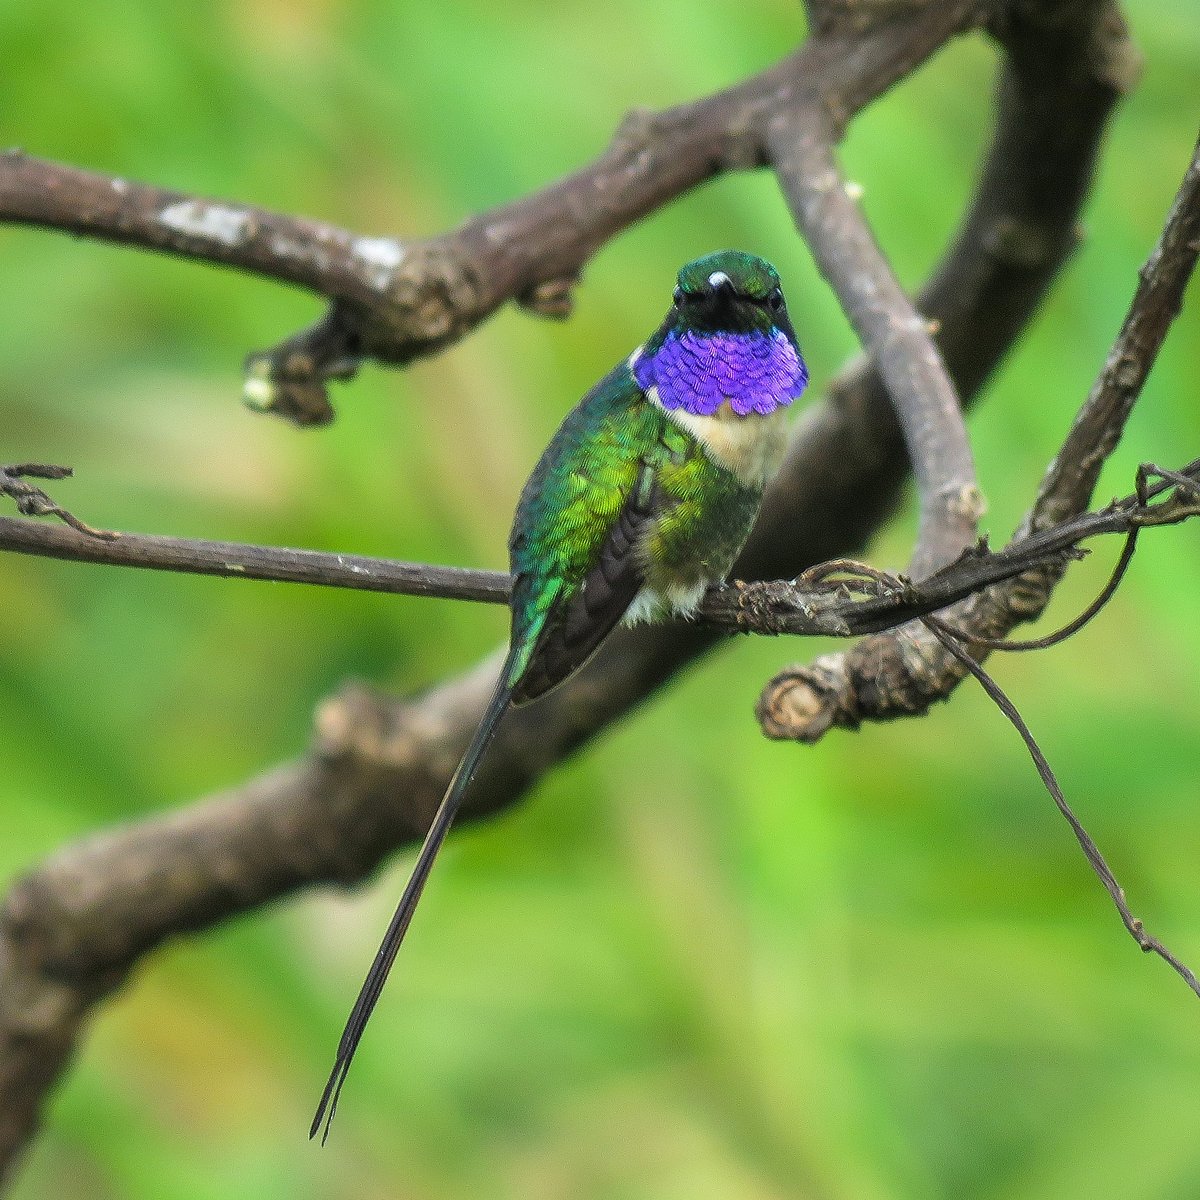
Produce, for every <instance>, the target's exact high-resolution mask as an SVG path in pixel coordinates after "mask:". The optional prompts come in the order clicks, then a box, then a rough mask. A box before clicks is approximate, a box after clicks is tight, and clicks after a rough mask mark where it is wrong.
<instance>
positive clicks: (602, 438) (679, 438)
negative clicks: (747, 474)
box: [509, 363, 761, 699]
mask: <svg viewBox="0 0 1200 1200" xmlns="http://www.w3.org/2000/svg"><path fill="white" fill-rule="evenodd" d="M639 492H642V493H646V494H644V495H640V496H639ZM651 492H652V493H653V495H651V494H649V493H651ZM760 498H761V491H760V490H759V489H757V488H751V487H746V486H744V485H743V484H742V483H740V482H739V481H738V479H737V478H736V476H735V475H734V474H733V473H732V472H731V471H728V470H726V469H725V468H723V467H721V466H718V465H717V464H715V463H714V462H713V461H712V460H711V459H710V458H709V457H708V455H707V454H706V453H705V452H704V451H703V450H702V449H701V447H700V445H699V444H698V443H697V441H696V440H695V439H694V438H693V437H691V436H690V435H689V434H688V433H686V432H684V430H682V429H681V428H680V427H679V426H678V425H677V424H676V423H675V422H674V421H672V420H671V419H670V417H668V416H667V414H666V413H664V412H663V411H662V409H661V408H659V407H658V406H657V405H655V404H653V403H652V402H651V401H650V400H648V399H647V398H646V396H645V394H644V393H643V391H642V389H641V388H640V387H639V386H638V384H637V381H636V380H635V379H634V377H633V374H632V372H631V371H630V369H629V366H628V364H626V363H622V364H621V365H620V366H619V367H617V368H616V369H615V370H613V371H612V372H610V373H609V375H607V376H606V377H605V378H604V379H603V380H601V381H600V383H599V384H597V385H596V387H595V388H593V389H592V391H591V392H589V393H588V394H587V396H585V397H584V398H583V400H582V401H580V403H579V404H578V405H577V406H576V408H575V409H574V410H573V411H572V412H571V413H570V414H569V415H568V416H567V418H566V420H565V421H564V422H563V424H562V426H561V427H560V428H559V430H558V432H557V433H556V434H555V436H554V438H553V440H552V441H551V442H550V445H549V446H548V447H547V448H546V450H545V452H544V453H543V455H542V457H541V459H540V460H539V462H538V464H537V466H536V467H535V468H534V471H533V474H532V475H531V476H530V478H529V482H528V483H527V484H526V486H525V490H524V492H523V493H522V495H521V499H520V502H519V504H518V506H517V512H516V517H515V520H514V524H513V533H512V538H511V540H510V549H511V563H512V572H513V575H514V577H515V584H514V590H513V599H512V614H513V625H512V647H513V656H512V660H511V667H510V672H509V678H510V682H512V683H513V684H514V685H519V684H520V682H521V681H522V679H523V678H524V677H525V676H526V674H527V672H528V671H529V668H530V664H531V661H532V660H533V659H534V657H535V656H536V653H537V650H538V646H539V639H542V638H543V637H545V636H548V631H549V630H550V629H551V628H552V627H553V626H554V624H555V621H556V620H559V619H560V617H561V614H562V613H563V612H564V611H565V610H566V609H567V608H568V607H569V606H570V604H571V602H572V601H573V600H574V599H576V598H577V596H578V593H579V592H580V589H581V587H582V585H583V583H584V581H585V580H587V579H588V577H589V573H593V572H596V570H597V567H598V564H600V563H601V560H602V558H603V557H604V556H605V555H606V554H607V553H609V552H610V551H611V539H612V537H613V530H614V527H617V526H618V525H619V521H620V518H621V516H622V513H623V512H627V511H628V510H629V508H630V507H636V506H637V505H638V504H644V505H645V506H647V508H648V509H652V510H653V514H652V516H651V517H649V518H648V519H646V520H645V521H644V522H643V523H642V524H641V525H640V526H639V531H640V532H639V537H638V549H637V559H638V561H637V570H638V576H639V580H640V582H641V584H642V585H644V586H645V587H648V588H651V589H653V590H654V591H655V592H657V593H658V594H660V595H662V596H666V595H667V594H668V593H670V592H671V591H672V590H674V589H688V588H690V587H694V586H695V585H696V584H698V583H707V582H711V581H714V580H719V579H721V578H723V577H724V576H725V574H726V573H727V572H728V570H729V568H730V566H731V565H732V563H733V560H734V558H735V557H736V555H737V552H738V551H739V550H740V549H741V546H742V543H743V542H744V541H745V539H746V536H747V534H748V533H749V531H750V526H751V524H752V523H753V520H754V517H755V514H756V513H757V511H758V504H759V500H760ZM605 562H606V563H607V559H605ZM614 570H615V568H614ZM596 582H599V583H600V584H601V585H603V582H604V580H603V579H600V578H599V577H596V581H593V580H589V586H592V587H593V588H594V589H595V588H596ZM618 616H619V614H618ZM556 682H558V679H557V678H550V679H548V680H547V681H546V683H545V686H543V685H542V682H541V681H539V682H537V683H534V684H530V685H529V687H528V688H527V689H526V691H525V694H523V695H522V694H521V693H522V689H521V688H520V687H519V686H518V687H517V689H516V690H517V693H518V698H520V699H529V698H531V697H532V696H533V695H537V694H539V693H540V691H543V690H546V687H548V686H553V684H554V683H556Z"/></svg>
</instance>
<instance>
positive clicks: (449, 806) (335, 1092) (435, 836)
mask: <svg viewBox="0 0 1200 1200" xmlns="http://www.w3.org/2000/svg"><path fill="white" fill-rule="evenodd" d="M510 663H511V659H510V660H509V661H508V662H505V664H504V669H503V670H502V672H501V674H500V682H499V683H498V684H497V685H496V690H495V692H494V693H493V694H492V698H491V701H490V702H489V703H488V706H487V710H486V711H485V712H484V714H483V719H482V720H481V721H480V722H479V726H478V728H477V729H476V730H475V736H474V737H472V738H471V744H470V745H469V746H468V747H467V751H466V753H465V754H464V755H463V756H462V761H461V762H460V763H459V764H458V768H457V769H456V770H455V772H454V775H453V777H452V778H451V780H450V784H449V786H448V787H447V788H446V794H445V796H443V797H442V802H441V804H440V805H439V806H438V810H437V812H436V813H435V814H434V817H433V824H431V825H430V826H429V832H428V833H427V834H426V835H425V841H424V842H423V843H422V844H421V852H420V854H418V855H417V864H416V866H415V867H413V873H412V875H411V876H409V880H408V883H407V885H406V886H405V888H404V895H402V896H401V897H400V903H399V905H398V906H397V907H396V913H395V915H394V916H393V917H392V922H391V924H390V925H389V926H388V928H387V933H385V934H384V935H383V942H382V944H381V945H380V947H379V952H378V953H377V954H376V955H375V961H374V962H373V963H372V964H371V969H370V970H369V971H368V972H367V978H366V980H365V981H364V983H363V985H362V991H361V992H359V993H358V999H357V1000H356V1001H355V1002H354V1008H353V1009H351V1011H350V1017H349V1019H348V1020H347V1021H346V1028H345V1029H344V1030H343V1031H342V1040H341V1041H340V1042H339V1043H338V1050H337V1059H336V1060H335V1061H334V1064H333V1070H332V1071H331V1072H330V1075H329V1081H328V1082H327V1083H326V1084H325V1090H324V1091H323V1092H322V1093H321V1102H320V1103H319V1104H318V1105H317V1113H316V1116H314V1117H313V1123H312V1128H311V1129H310V1130H309V1131H308V1136H309V1137H310V1138H312V1137H316V1136H317V1131H318V1130H321V1127H322V1125H324V1129H323V1130H322V1132H321V1144H322V1145H324V1144H325V1139H326V1138H327V1137H328V1136H329V1126H330V1125H331V1124H332V1123H333V1116H334V1113H336V1112H337V1104H338V1096H339V1095H340V1094H341V1091H342V1084H344V1083H345V1082H346V1074H347V1072H348V1071H349V1070H350V1063H351V1062H352V1061H353V1059H354V1052H355V1050H357V1049H358V1043H359V1041H360V1040H361V1038H362V1035H363V1030H364V1029H366V1027H367V1022H368V1021H369V1020H370V1019H371V1013H372V1012H373V1011H374V1008H375V1002H376V1001H377V1000H378V999H379V994H380V992H382V991H383V985H384V981H385V980H386V979H387V977H388V972H389V971H390V970H391V969H392V963H394V962H395V961H396V952H397V951H398V950H399V949H400V943H401V942H402V941H404V935H405V933H407V932H408V926H409V922H410V921H412V915H413V913H414V911H415V910H416V907H417V902H418V901H419V900H420V899H421V892H422V891H424V889H425V882H426V880H427V879H428V878H429V871H430V868H431V867H432V866H433V860H434V859H435V858H436V857H437V852H438V850H440V849H441V846H442V842H443V841H445V838H446V834H447V832H448V831H449V829H450V825H451V823H452V822H453V821H454V814H455V813H456V812H457V811H458V804H459V801H460V800H461V799H462V794H463V792H464V791H466V788H467V784H468V783H470V782H471V777H472V775H474V774H475V768H476V767H478V766H479V760H480V759H481V758H482V757H483V752H484V751H485V750H486V749H487V747H488V743H489V742H490V741H491V740H492V738H493V736H494V735H495V733H496V729H497V727H498V726H499V724H500V718H501V717H502V716H504V713H505V711H506V710H507V709H508V703H509V700H510V699H511V697H512V687H511V685H510V684H509V681H508V677H509V667H510Z"/></svg>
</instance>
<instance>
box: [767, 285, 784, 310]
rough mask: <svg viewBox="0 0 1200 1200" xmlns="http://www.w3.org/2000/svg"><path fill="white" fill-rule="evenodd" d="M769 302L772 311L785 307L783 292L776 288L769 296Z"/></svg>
mask: <svg viewBox="0 0 1200 1200" xmlns="http://www.w3.org/2000/svg"><path fill="white" fill-rule="evenodd" d="M767 303H768V304H769V305H770V306H771V311H772V312H778V311H779V310H780V309H781V308H782V307H783V293H782V292H781V291H780V290H779V289H778V288H776V289H775V290H774V291H773V292H772V293H771V294H770V295H769V296H768V297H767Z"/></svg>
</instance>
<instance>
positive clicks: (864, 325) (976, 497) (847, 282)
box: [767, 105, 984, 576]
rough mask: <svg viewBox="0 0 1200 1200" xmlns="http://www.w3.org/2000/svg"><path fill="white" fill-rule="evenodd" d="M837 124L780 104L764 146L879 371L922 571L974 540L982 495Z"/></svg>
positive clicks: (941, 378)
mask: <svg viewBox="0 0 1200 1200" xmlns="http://www.w3.org/2000/svg"><path fill="white" fill-rule="evenodd" d="M834 141H835V130H834V129H833V128H832V122H831V121H830V119H829V117H828V115H827V113H826V111H825V110H823V109H819V108H816V107H813V106H803V105H794V106H791V107H787V108H783V109H781V110H780V111H779V112H778V113H777V114H776V115H775V116H774V117H773V118H772V119H771V122H770V125H769V127H768V135H767V146H768V149H769V150H770V153H771V158H772V161H773V162H774V164H775V171H776V173H777V174H778V176H779V181H780V183H781V185H782V186H783V190H784V193H785V194H786V196H787V199H788V203H789V205H790V206H791V209H792V213H793V215H794V217H795V219H796V224H797V226H799V228H800V230H801V232H802V233H803V234H804V236H805V238H806V239H807V241H808V244H809V247H810V248H811V249H812V251H813V256H814V257H815V259H816V261H817V265H818V267H819V268H820V269H821V272H822V274H823V275H824V276H825V278H826V279H827V280H828V281H829V283H830V285H831V286H832V287H833V289H834V291H835V292H836V293H837V296H838V299H839V300H840V301H841V305H842V309H843V311H844V312H845V313H846V315H847V316H848V317H849V318H850V322H851V324H852V325H853V326H854V328H855V331H856V332H857V333H858V336H859V338H860V339H861V340H862V343H863V348H864V349H865V350H866V351H867V352H868V353H869V354H870V355H871V356H872V357H873V359H874V361H875V363H876V364H877V367H878V370H879V371H880V374H881V375H882V377H883V382H884V385H885V386H886V387H887V390H888V394H889V396H890V397H891V400H892V404H893V405H894V406H895V409H896V415H897V417H898V419H899V422H900V428H901V429H902V430H903V432H904V440H905V444H906V445H907V447H908V454H909V459H910V461H911V463H912V467H913V474H914V476H915V478H916V481H917V491H918V494H919V496H920V499H921V521H920V530H919V533H918V537H917V545H916V548H915V550H914V552H913V555H912V560H911V563H910V568H909V569H910V571H911V573H912V574H913V575H916V576H921V575H925V574H928V572H930V571H932V570H934V569H935V568H937V567H939V566H942V565H943V564H944V563H947V562H950V561H951V560H952V559H953V558H954V557H955V556H956V555H957V554H959V553H960V552H961V551H963V550H965V549H966V548H967V547H968V546H969V545H971V543H972V542H973V541H974V540H975V527H976V523H977V521H978V520H979V517H980V515H981V514H982V512H983V508H984V504H983V496H982V495H981V494H980V491H979V487H978V484H977V483H976V481H975V464H974V461H973V460H972V458H971V447H970V444H969V443H968V441H967V430H966V426H965V424H964V423H963V414H962V409H961V408H960V406H959V400H958V396H957V394H956V393H955V390H954V384H953V383H951V381H950V377H949V375H948V374H947V373H946V367H945V364H944V363H943V362H942V356H941V355H940V354H939V353H938V350H937V347H936V346H935V345H934V342H933V338H932V337H931V336H930V333H929V328H928V323H927V322H926V320H925V319H924V318H923V317H922V316H921V315H920V314H919V313H918V312H917V310H916V308H915V307H914V306H913V303H912V301H911V300H909V298H908V296H907V295H905V293H904V289H903V288H901V286H900V284H899V283H898V282H897V280H896V277H895V275H894V274H893V273H892V269H891V265H890V264H889V263H888V261H887V258H886V257H885V256H884V254H883V252H882V251H881V250H880V248H879V246H878V244H877V243H876V241H875V237H874V235H873V234H872V232H871V229H870V226H869V225H868V224H867V222H866V220H865V218H864V217H863V215H862V212H861V211H860V210H859V207H858V204H857V202H856V200H855V198H854V196H853V195H852V189H851V186H850V184H849V182H848V181H847V179H846V177H845V175H844V174H843V173H842V170H841V167H840V166H839V165H838V163H837V160H836V158H835V156H834V152H833V144H834Z"/></svg>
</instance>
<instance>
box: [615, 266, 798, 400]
mask: <svg viewBox="0 0 1200 1200" xmlns="http://www.w3.org/2000/svg"><path fill="white" fill-rule="evenodd" d="M633 370H634V374H635V376H636V377H637V381H638V383H639V384H641V386H642V387H643V388H646V389H650V388H653V389H654V395H655V396H656V397H657V399H658V401H659V403H660V404H662V406H663V407H664V408H666V409H675V408H679V409H683V410H684V411H686V412H689V413H692V414H693V415H695V416H712V415H714V414H716V413H717V412H718V411H719V410H720V409H721V408H722V406H723V405H725V404H728V407H729V411H731V412H732V413H733V414H734V415H735V416H748V415H750V414H751V413H757V414H759V415H762V416H766V415H768V414H770V413H772V412H774V411H775V410H776V409H778V408H782V407H785V406H787V405H789V404H791V402H792V401H793V400H794V399H796V397H797V396H799V395H800V393H801V392H803V391H804V388H805V385H806V384H807V383H808V369H807V367H806V366H805V364H804V358H803V356H802V355H801V353H800V347H799V346H798V345H797V343H796V333H795V330H793V328H792V323H791V320H790V319H789V317H788V311H787V305H786V303H785V302H784V299H783V290H782V288H781V287H780V283H779V274H778V272H776V270H775V268H774V267H773V266H771V264H770V263H769V262H767V261H766V259H763V258H758V257H757V256H755V255H753V254H746V253H744V252H743V251H740V250H720V251H718V252H717V253H715V254H706V255H705V256H704V257H703V258H698V259H696V260H695V261H694V262H690V263H688V264H687V265H686V266H684V267H683V269H682V270H681V271H680V272H679V279H678V283H677V285H676V288H675V295H674V304H673V306H672V308H671V311H670V312H669V313H667V317H666V320H664V321H663V323H662V325H661V326H660V327H659V329H658V332H657V333H655V335H654V336H653V337H652V338H651V339H650V340H649V341H648V342H647V343H646V345H645V346H644V347H643V348H642V350H641V351H640V352H639V353H638V355H637V356H636V357H635V359H634V361H633Z"/></svg>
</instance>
